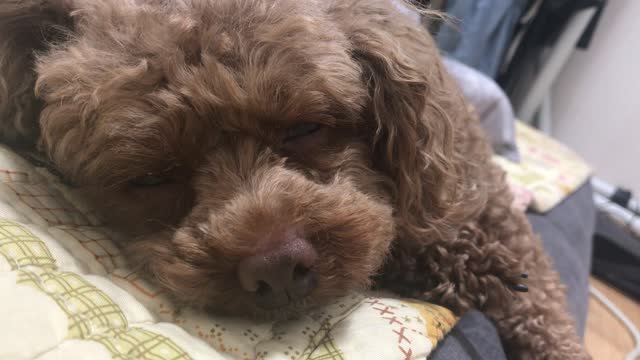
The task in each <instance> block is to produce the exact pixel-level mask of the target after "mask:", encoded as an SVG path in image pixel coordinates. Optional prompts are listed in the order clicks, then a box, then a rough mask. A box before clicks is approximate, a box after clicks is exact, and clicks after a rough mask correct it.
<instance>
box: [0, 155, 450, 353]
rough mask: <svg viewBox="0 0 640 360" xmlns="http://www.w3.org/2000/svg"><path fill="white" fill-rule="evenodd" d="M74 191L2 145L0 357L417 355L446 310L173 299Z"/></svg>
mask: <svg viewBox="0 0 640 360" xmlns="http://www.w3.org/2000/svg"><path fill="white" fill-rule="evenodd" d="M118 236H119V235H118V234H116V233H114V232H112V231H110V229H108V228H106V227H104V226H102V224H101V223H100V221H98V219H97V217H96V216H95V215H94V214H93V212H92V211H91V209H90V208H88V207H87V206H86V205H84V204H83V203H82V201H81V200H80V198H79V197H77V195H76V194H74V192H73V190H72V189H70V188H68V187H67V186H65V185H64V184H62V183H61V182H60V181H59V180H58V179H57V178H55V177H54V176H52V175H50V174H49V173H48V172H47V171H46V170H44V169H41V168H35V167H33V166H32V165H31V163H30V162H27V161H25V160H24V159H22V158H21V157H19V156H18V155H16V154H15V153H13V152H12V151H11V150H9V149H7V148H6V147H1V146H0V334H1V335H0V359H10V360H18V359H42V360H44V359H63V360H72V359H91V360H100V359H167V360H168V359H176V360H177V359H290V360H295V359H425V358H426V356H427V354H429V352H430V351H431V349H432V348H433V347H434V346H435V345H436V343H437V342H438V340H439V339H441V338H442V337H443V336H444V334H446V332H447V331H448V330H449V329H450V328H451V327H452V326H453V325H454V324H455V321H456V319H455V318H454V316H453V315H452V314H451V312H449V311H448V310H446V309H444V308H442V307H439V306H435V305H430V304H424V303H418V302H414V301H408V300H400V299H394V298H391V297H382V296H376V295H374V294H351V295H349V296H347V297H345V298H342V299H339V300H337V301H336V302H334V303H333V304H330V305H328V306H326V307H325V308H322V309H318V310H317V311H314V312H310V313H309V314H307V315H306V316H305V317H304V318H301V319H299V320H296V321H287V322H274V323H255V322H250V321H247V320H242V319H234V318H225V317H220V316H211V315H208V314H204V313H200V312H197V311H194V310H190V309H186V308H177V307H176V306H174V305H173V304H172V303H171V302H170V301H169V300H168V298H167V297H166V296H165V294H163V293H162V292H161V291H159V290H158V289H156V288H154V287H153V286H151V285H150V284H148V283H147V282H145V281H144V280H142V279H140V278H139V277H138V276H137V275H136V274H135V273H133V272H132V271H130V270H128V269H127V266H126V262H125V259H124V258H123V257H122V255H121V254H120V252H119V251H118V248H117V247H116V246H115V245H114V242H115V240H116V239H118Z"/></svg>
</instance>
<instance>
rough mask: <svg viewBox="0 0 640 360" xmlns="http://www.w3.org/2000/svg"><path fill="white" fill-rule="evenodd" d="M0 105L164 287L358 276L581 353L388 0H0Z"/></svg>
mask: <svg viewBox="0 0 640 360" xmlns="http://www.w3.org/2000/svg"><path fill="white" fill-rule="evenodd" d="M34 53H37V56H36V55H34ZM0 117H1V119H2V120H1V121H0V138H2V140H3V141H5V142H10V143H14V144H19V145H21V146H25V145H27V146H36V145H38V146H39V149H40V150H41V151H43V152H44V153H45V154H46V155H47V156H48V157H49V158H50V159H51V161H52V162H53V163H54V164H55V166H56V167H57V168H58V169H59V170H60V171H61V172H62V173H63V174H64V175H65V176H66V177H67V178H68V179H70V180H71V181H72V182H74V183H75V184H76V185H77V186H78V187H79V188H81V189H83V191H85V192H86V195H87V198H89V199H92V200H93V201H94V203H95V204H96V206H97V207H98V208H99V209H100V210H102V213H103V214H104V216H105V218H106V219H107V220H108V221H109V222H110V223H112V224H113V225H114V226H116V227H118V228H120V229H122V230H123V231H125V232H127V233H128V234H130V235H131V237H132V240H131V242H130V243H128V244H125V247H126V249H127V250H128V253H129V256H130V259H131V263H132V264H135V265H139V266H140V269H141V270H142V271H146V272H147V273H148V274H149V276H150V277H151V278H152V279H154V280H155V281H156V282H158V284H160V285H161V286H164V287H165V288H167V289H168V290H170V291H171V293H172V294H173V295H174V296H175V297H176V299H178V300H180V301H184V302H186V303H189V304H191V305H194V306H200V307H204V308H208V309H213V310H215V311H223V312H226V313H237V312H238V311H240V309H243V308H250V309H253V312H254V315H255V316H282V315H284V316H289V315H294V314H295V313H297V312H299V311H301V310H302V309H304V308H305V307H306V306H313V305H318V304H322V303H325V302H326V301H328V300H329V299H331V298H334V297H336V296H340V295H342V294H344V293H345V292H346V291H349V290H352V289H358V288H365V287H368V286H371V285H372V280H373V285H374V286H377V287H382V288H386V289H389V290H392V291H395V292H397V293H399V294H401V295H405V296H411V297H415V298H419V299H422V300H428V301H434V302H437V303H439V304H442V305H444V306H446V307H448V308H450V309H452V310H454V311H456V312H458V313H462V312H464V311H466V310H468V309H470V308H478V309H481V310H482V311H484V312H485V313H486V314H487V315H488V316H489V317H490V318H491V319H492V320H494V321H495V322H496V324H497V326H498V329H499V331H500V334H501V336H502V338H503V340H504V342H505V345H506V347H507V351H508V352H509V354H511V355H512V356H514V357H515V358H545V359H547V358H548V359H582V358H588V355H587V354H586V352H585V350H584V349H583V347H582V346H581V345H580V342H579V339H578V337H577V336H576V334H575V330H574V328H573V324H572V320H571V318H570V316H569V315H568V313H567V311H566V309H565V304H564V295H563V289H562V286H561V285H560V281H559V279H558V276H557V275H556V273H555V272H554V271H553V270H552V266H551V264H550V261H549V259H548V257H547V256H546V255H545V253H544V252H543V250H542V248H541V244H540V241H539V240H538V239H537V238H536V237H535V236H534V235H533V234H532V232H531V229H530V227H529V225H528V222H527V220H526V218H525V216H524V215H523V214H522V213H519V212H517V211H513V210H512V209H511V202H512V197H511V195H510V193H509V190H508V187H507V185H506V184H505V181H504V178H503V174H502V173H501V171H500V170H498V169H497V168H496V167H495V166H494V165H492V164H491V162H490V154H491V153H490V149H489V147H488V144H487V141H486V140H485V138H484V137H483V135H482V134H481V131H480V129H479V126H478V121H477V119H476V118H475V115H474V114H473V112H472V111H471V110H470V109H469V107H468V106H467V105H466V103H465V102H464V100H463V99H462V97H461V95H460V94H459V92H458V91H457V89H456V88H455V87H454V86H453V84H452V82H451V80H450V79H449V78H448V76H447V75H446V74H445V72H444V70H443V68H442V65H441V63H440V60H439V58H438V53H437V50H436V49H435V47H434V45H433V43H432V41H431V38H430V37H429V35H428V34H427V33H426V32H425V31H424V30H423V29H421V28H419V27H418V26H417V25H416V24H414V23H412V22H410V21H407V20H406V19H405V18H404V17H403V15H401V14H400V13H398V12H397V10H396V9H395V8H394V6H393V5H392V4H391V3H390V2H389V1H388V0H367V1H364V0H362V1H360V0H344V1H337V0H336V1H312V0H307V1H301V0H175V1H168V0H2V1H0ZM523 273H528V274H529V277H528V279H524V278H523V276H522V274H523ZM522 282H526V284H527V285H528V288H529V292H528V293H516V292H514V291H513V290H512V289H514V288H516V289H518V288H519V289H520V290H523V289H524V286H523V285H520V283H522Z"/></svg>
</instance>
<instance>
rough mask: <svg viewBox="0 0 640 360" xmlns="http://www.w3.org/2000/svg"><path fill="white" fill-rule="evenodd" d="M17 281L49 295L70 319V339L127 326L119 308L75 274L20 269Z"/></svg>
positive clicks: (84, 337) (68, 335) (68, 334)
mask: <svg viewBox="0 0 640 360" xmlns="http://www.w3.org/2000/svg"><path fill="white" fill-rule="evenodd" d="M18 283H19V284H28V285H31V286H33V287H35V288H37V289H39V290H41V291H43V292H45V293H47V294H49V295H51V297H52V299H53V300H54V301H55V302H56V303H58V305H59V306H60V308H61V309H62V310H63V311H64V312H65V313H66V314H67V316H68V318H69V329H68V333H67V337H69V338H74V339H86V338H89V337H90V336H91V334H92V333H93V332H95V331H104V330H105V329H111V328H117V329H126V328H127V325H128V324H127V319H126V318H125V317H124V314H123V313H122V310H120V307H119V306H118V305H116V304H115V303H114V302H113V301H112V300H111V299H110V298H109V296H107V294H105V293H104V292H102V291H101V290H100V289H98V288H96V287H95V286H93V285H91V284H90V283H89V282H87V281H86V280H84V279H83V278H82V277H81V276H79V275H77V274H74V273H70V272H59V271H42V272H36V271H20V272H19V275H18Z"/></svg>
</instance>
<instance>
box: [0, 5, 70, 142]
mask: <svg viewBox="0 0 640 360" xmlns="http://www.w3.org/2000/svg"><path fill="white" fill-rule="evenodd" d="M71 11H72V5H71V0H5V1H1V2H0V140H2V141H4V142H9V143H12V144H15V145H22V146H33V145H35V140H36V138H37V136H38V132H39V131H38V114H39V112H40V109H41V103H40V101H39V100H38V99H37V98H36V96H35V95H34V83H35V77H36V75H35V69H34V62H35V57H36V54H37V53H38V52H41V51H44V50H45V49H46V48H47V46H49V44H52V43H55V42H58V41H61V40H62V39H64V37H65V36H66V35H65V34H66V33H67V32H68V31H69V30H70V29H71V27H72V21H71V16H70V13H71Z"/></svg>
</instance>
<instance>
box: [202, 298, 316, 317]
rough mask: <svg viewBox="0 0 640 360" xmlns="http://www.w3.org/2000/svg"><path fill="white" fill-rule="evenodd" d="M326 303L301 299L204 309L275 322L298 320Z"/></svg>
mask: <svg viewBox="0 0 640 360" xmlns="http://www.w3.org/2000/svg"><path fill="white" fill-rule="evenodd" d="M323 305H326V303H317V302H314V301H312V300H301V301H296V302H294V303H290V304H288V305H284V306H279V307H274V308H262V307H259V306H256V305H254V304H245V305H244V306H235V307H233V308H229V307H219V306H215V305H208V306H204V307H203V310H204V311H206V312H208V313H210V314H212V315H214V316H216V315H217V316H225V317H238V318H244V319H247V320H251V321H256V322H274V321H286V320H296V319H300V318H302V317H304V316H308V315H309V314H310V313H313V312H314V310H316V309H318V308H321V307H322V306H323Z"/></svg>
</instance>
